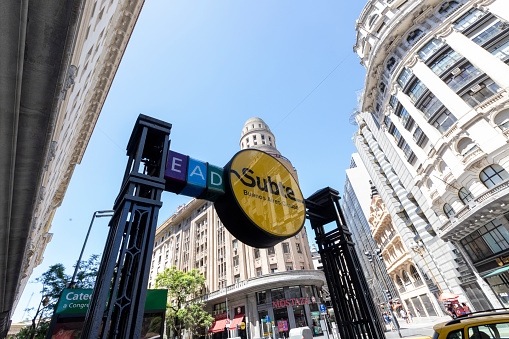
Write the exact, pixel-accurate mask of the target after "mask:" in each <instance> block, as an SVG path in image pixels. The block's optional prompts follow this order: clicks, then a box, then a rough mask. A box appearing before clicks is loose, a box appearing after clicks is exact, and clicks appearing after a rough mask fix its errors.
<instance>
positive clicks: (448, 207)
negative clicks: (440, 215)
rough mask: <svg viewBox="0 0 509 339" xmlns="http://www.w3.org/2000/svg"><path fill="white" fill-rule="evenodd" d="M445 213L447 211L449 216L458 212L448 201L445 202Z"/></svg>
mask: <svg viewBox="0 0 509 339" xmlns="http://www.w3.org/2000/svg"><path fill="white" fill-rule="evenodd" d="M444 213H445V215H447V216H448V217H449V218H450V217H452V216H453V215H455V214H456V212H454V209H453V208H452V206H451V205H449V204H448V203H445V204H444Z"/></svg>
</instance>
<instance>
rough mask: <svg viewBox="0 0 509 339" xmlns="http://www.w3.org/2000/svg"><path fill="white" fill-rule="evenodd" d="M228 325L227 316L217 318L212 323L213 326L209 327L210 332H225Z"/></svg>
mask: <svg viewBox="0 0 509 339" xmlns="http://www.w3.org/2000/svg"><path fill="white" fill-rule="evenodd" d="M225 325H226V318H224V319H219V320H216V321H214V322H213V323H212V327H211V328H209V333H216V332H223V331H224V327H225Z"/></svg>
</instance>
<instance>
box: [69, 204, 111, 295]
mask: <svg viewBox="0 0 509 339" xmlns="http://www.w3.org/2000/svg"><path fill="white" fill-rule="evenodd" d="M114 212H115V211H113V210H106V211H95V212H94V215H92V221H90V226H89V227H88V232H87V236H86V237H85V241H84V242H83V247H82V248H81V253H80V257H79V258H78V261H77V262H76V267H75V268H74V273H73V275H72V278H71V282H70V283H69V284H68V285H67V287H68V288H74V287H75V285H76V281H75V280H76V274H78V270H79V268H80V263H81V257H83V252H84V251H85V246H86V245H87V241H88V236H89V235H90V230H91V229H92V225H93V224H94V220H95V218H102V217H112V216H113V213H114Z"/></svg>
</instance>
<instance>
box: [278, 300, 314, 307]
mask: <svg viewBox="0 0 509 339" xmlns="http://www.w3.org/2000/svg"><path fill="white" fill-rule="evenodd" d="M313 303H314V301H312V300H310V298H292V299H281V300H278V301H273V302H272V308H274V309H277V308H283V307H287V306H296V305H306V304H313Z"/></svg>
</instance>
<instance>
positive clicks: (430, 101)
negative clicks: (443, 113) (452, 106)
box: [419, 93, 443, 119]
mask: <svg viewBox="0 0 509 339" xmlns="http://www.w3.org/2000/svg"><path fill="white" fill-rule="evenodd" d="M442 106H443V104H442V102H441V101H440V100H438V98H437V97H436V96H435V95H434V94H432V93H430V94H429V95H427V96H426V98H424V100H422V104H421V105H420V107H419V108H420V109H421V111H422V112H423V113H424V115H425V116H426V118H428V119H429V118H431V117H432V116H433V114H435V113H436V112H437V111H438V109H439V108H440V107H442Z"/></svg>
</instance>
